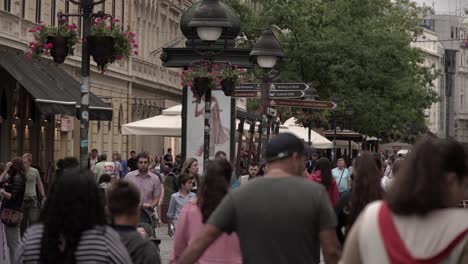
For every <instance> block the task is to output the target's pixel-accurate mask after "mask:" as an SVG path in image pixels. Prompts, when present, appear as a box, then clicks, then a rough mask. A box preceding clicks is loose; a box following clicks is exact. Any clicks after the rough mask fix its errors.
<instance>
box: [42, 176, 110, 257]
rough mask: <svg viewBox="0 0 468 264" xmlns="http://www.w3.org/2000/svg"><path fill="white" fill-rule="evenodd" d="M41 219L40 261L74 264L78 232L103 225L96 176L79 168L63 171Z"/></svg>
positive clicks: (102, 209) (102, 208) (103, 219)
mask: <svg viewBox="0 0 468 264" xmlns="http://www.w3.org/2000/svg"><path fill="white" fill-rule="evenodd" d="M40 222H41V223H43V224H44V233H43V237H42V241H41V263H65V264H74V263H75V261H76V259H75V251H76V248H77V246H78V243H79V242H80V237H81V234H82V233H83V232H84V231H85V230H89V229H93V227H94V226H96V225H104V224H105V217H104V206H103V204H102V201H101V199H100V198H99V192H98V187H97V185H96V179H95V177H93V176H92V175H91V174H89V173H88V172H84V171H80V170H79V169H72V170H65V171H64V172H63V174H62V176H61V177H60V178H58V180H57V183H56V185H55V191H54V192H53V193H50V195H49V199H48V200H47V202H46V204H45V208H44V210H43V212H42V214H41V217H40ZM60 238H63V240H64V241H61V239H60ZM62 243H63V245H65V249H64V250H63V251H62V250H60V247H59V245H61V244H62Z"/></svg>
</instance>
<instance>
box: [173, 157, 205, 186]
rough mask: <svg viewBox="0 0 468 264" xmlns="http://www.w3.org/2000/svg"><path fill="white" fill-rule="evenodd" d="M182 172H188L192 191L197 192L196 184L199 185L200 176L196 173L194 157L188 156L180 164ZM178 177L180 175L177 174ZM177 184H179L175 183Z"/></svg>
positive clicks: (196, 166)
mask: <svg viewBox="0 0 468 264" xmlns="http://www.w3.org/2000/svg"><path fill="white" fill-rule="evenodd" d="M182 174H188V175H189V176H190V177H192V178H193V187H192V192H195V193H196V192H197V190H198V186H199V185H200V176H199V175H198V161H197V159H195V158H188V159H187V160H186V161H185V162H184V166H182V172H181V175H182ZM179 177H180V175H179ZM177 186H179V184H177Z"/></svg>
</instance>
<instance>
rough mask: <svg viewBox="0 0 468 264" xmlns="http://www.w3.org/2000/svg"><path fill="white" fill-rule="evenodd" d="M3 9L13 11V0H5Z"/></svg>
mask: <svg viewBox="0 0 468 264" xmlns="http://www.w3.org/2000/svg"><path fill="white" fill-rule="evenodd" d="M3 10H5V11H7V12H11V0H3Z"/></svg>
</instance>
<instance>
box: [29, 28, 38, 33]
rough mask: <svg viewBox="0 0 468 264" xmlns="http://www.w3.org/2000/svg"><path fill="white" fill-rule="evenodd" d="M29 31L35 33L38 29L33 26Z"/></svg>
mask: <svg viewBox="0 0 468 264" xmlns="http://www.w3.org/2000/svg"><path fill="white" fill-rule="evenodd" d="M28 32H31V33H34V32H36V30H35V29H34V28H31V29H30V30H28Z"/></svg>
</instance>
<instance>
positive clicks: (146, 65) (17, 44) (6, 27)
mask: <svg viewBox="0 0 468 264" xmlns="http://www.w3.org/2000/svg"><path fill="white" fill-rule="evenodd" d="M37 25H38V24H36V23H34V22H31V21H29V20H26V19H22V18H20V17H18V16H16V15H14V14H11V13H9V12H5V11H2V10H0V45H4V46H8V47H12V48H15V49H19V50H23V51H26V50H27V49H28V44H29V42H30V41H32V40H33V36H32V34H31V33H29V32H28V31H29V30H30V29H31V28H34V27H35V26H37ZM80 61H81V43H79V44H77V46H76V47H75V55H74V56H71V57H69V59H68V60H67V61H66V62H65V63H66V64H69V65H72V66H76V67H79V64H78V62H80ZM91 61H93V60H91ZM92 64H93V65H94V62H92ZM132 65H133V66H132V71H130V61H127V60H122V61H121V62H117V63H113V64H112V65H110V67H109V68H108V69H107V71H113V72H116V73H119V74H123V75H126V76H129V77H131V76H130V74H132V75H134V76H137V77H138V78H140V79H143V80H145V81H148V82H155V83H161V84H164V85H166V86H169V87H173V88H174V89H177V90H180V89H181V87H180V85H179V78H178V76H177V71H176V70H175V69H168V68H165V67H162V66H161V62H160V60H159V58H152V57H150V58H146V57H132Z"/></svg>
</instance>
